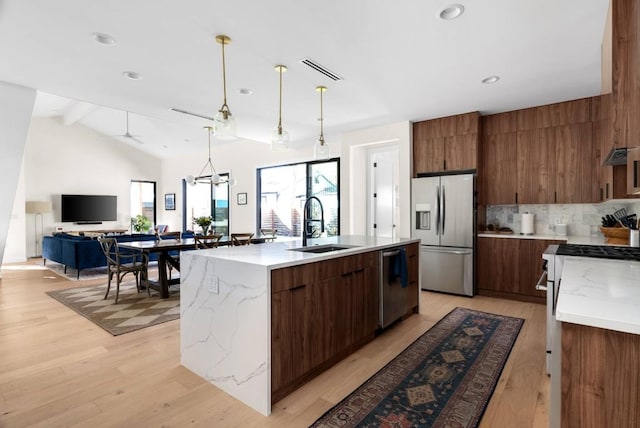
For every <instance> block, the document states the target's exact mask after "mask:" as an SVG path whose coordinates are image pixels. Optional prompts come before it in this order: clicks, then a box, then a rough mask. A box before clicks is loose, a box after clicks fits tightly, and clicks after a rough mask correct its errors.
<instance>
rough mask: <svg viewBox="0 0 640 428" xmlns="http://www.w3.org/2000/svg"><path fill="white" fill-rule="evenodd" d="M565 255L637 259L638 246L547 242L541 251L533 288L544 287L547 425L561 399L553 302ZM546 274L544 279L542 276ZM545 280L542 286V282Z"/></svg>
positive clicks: (554, 423)
mask: <svg viewBox="0 0 640 428" xmlns="http://www.w3.org/2000/svg"><path fill="white" fill-rule="evenodd" d="M567 257H595V258H606V259H615V260H635V261H640V248H629V247H617V246H605V245H570V244H560V245H549V247H547V249H546V250H545V252H544V253H543V254H542V259H543V266H544V268H545V269H544V270H545V273H544V274H543V276H542V278H540V281H538V284H536V288H537V289H539V290H541V289H544V290H546V291H547V359H546V364H547V366H546V367H547V374H550V375H551V399H550V405H549V407H550V408H549V426H550V427H552V428H555V427H559V426H560V409H561V400H562V391H561V379H560V377H561V370H562V364H561V361H562V356H561V352H562V348H561V346H560V345H561V343H562V338H561V331H562V330H561V328H560V322H558V321H557V320H556V305H557V302H558V293H559V291H560V287H561V283H562V268H563V266H564V262H565V260H566V258H567ZM545 274H546V280H545ZM545 282H546V286H545V285H544V283H545Z"/></svg>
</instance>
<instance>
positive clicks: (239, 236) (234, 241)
mask: <svg viewBox="0 0 640 428" xmlns="http://www.w3.org/2000/svg"><path fill="white" fill-rule="evenodd" d="M251 238H253V233H232V234H231V245H233V246H238V245H249V244H250V243H251Z"/></svg>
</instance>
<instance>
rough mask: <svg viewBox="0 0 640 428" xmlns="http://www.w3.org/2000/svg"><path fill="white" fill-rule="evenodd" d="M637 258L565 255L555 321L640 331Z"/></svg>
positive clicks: (639, 332)
mask: <svg viewBox="0 0 640 428" xmlns="http://www.w3.org/2000/svg"><path fill="white" fill-rule="evenodd" d="M638 308H640V262H633V261H625V260H607V259H593V258H583V257H571V258H567V259H566V260H565V262H564V266H563V269H562V282H561V284H560V292H559V296H558V305H557V308H556V318H557V319H558V321H563V322H570V323H573V324H581V325H585V326H590V327H598V328H605V329H609V330H615V331H621V332H626V333H633V334H640V311H639V310H638Z"/></svg>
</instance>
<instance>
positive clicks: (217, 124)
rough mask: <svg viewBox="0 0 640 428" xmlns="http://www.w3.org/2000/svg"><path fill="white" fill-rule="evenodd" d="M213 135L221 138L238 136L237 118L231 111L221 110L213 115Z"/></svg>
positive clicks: (227, 138) (228, 138)
mask: <svg viewBox="0 0 640 428" xmlns="http://www.w3.org/2000/svg"><path fill="white" fill-rule="evenodd" d="M213 135H215V137H216V138H217V139H219V140H234V139H235V138H237V137H236V120H235V119H234V117H233V116H232V115H231V113H229V112H227V111H224V110H220V111H218V113H217V114H216V115H215V116H214V117H213Z"/></svg>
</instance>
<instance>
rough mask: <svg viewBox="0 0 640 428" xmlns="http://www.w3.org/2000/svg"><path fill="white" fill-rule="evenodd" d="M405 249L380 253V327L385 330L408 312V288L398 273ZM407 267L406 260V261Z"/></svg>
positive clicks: (394, 249)
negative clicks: (400, 258) (404, 285)
mask: <svg viewBox="0 0 640 428" xmlns="http://www.w3.org/2000/svg"><path fill="white" fill-rule="evenodd" d="M399 257H406V252H405V250H404V247H397V248H391V249H386V250H382V251H380V327H382V328H385V327H387V326H388V325H389V324H391V323H393V322H394V321H396V320H397V319H399V318H401V317H402V316H403V315H404V314H405V313H406V312H407V288H406V287H403V286H402V278H401V275H400V274H399V272H398V265H397V263H401V262H402V260H398V258H399ZM404 263H405V266H406V259H405V260H404Z"/></svg>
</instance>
